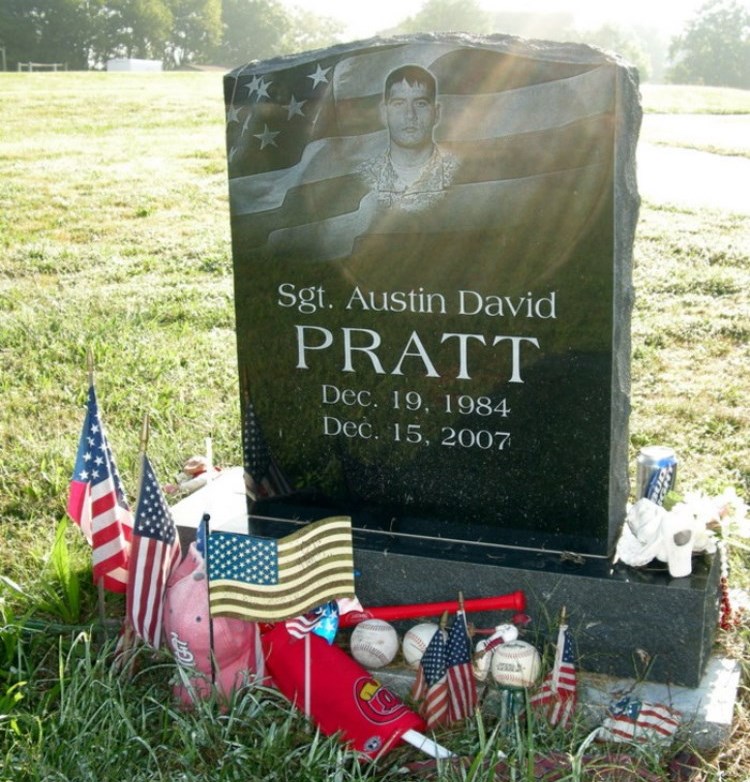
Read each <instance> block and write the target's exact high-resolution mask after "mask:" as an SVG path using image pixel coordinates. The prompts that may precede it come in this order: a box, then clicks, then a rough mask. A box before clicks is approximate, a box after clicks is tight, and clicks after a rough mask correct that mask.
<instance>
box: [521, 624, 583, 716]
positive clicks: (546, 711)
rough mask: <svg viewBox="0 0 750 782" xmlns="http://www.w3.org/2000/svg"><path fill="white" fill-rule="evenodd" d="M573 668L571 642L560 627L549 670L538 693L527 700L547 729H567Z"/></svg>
mask: <svg viewBox="0 0 750 782" xmlns="http://www.w3.org/2000/svg"><path fill="white" fill-rule="evenodd" d="M576 685H577V679H576V667H575V658H574V654H573V641H572V640H571V638H570V633H569V631H568V626H567V625H566V624H561V625H560V629H559V631H558V634H557V649H556V651H555V662H554V665H553V666H552V670H551V671H550V672H549V673H548V674H547V675H546V676H545V677H544V681H543V682H542V684H541V686H540V687H539V689H538V690H537V691H536V692H535V693H534V694H533V695H532V696H531V707H532V708H533V709H534V711H535V713H536V714H538V715H540V716H543V717H544V718H545V719H546V720H547V721H548V722H549V723H550V725H563V726H565V725H567V724H568V723H569V722H570V720H571V718H572V717H573V714H574V712H575V707H576V701H577V693H576Z"/></svg>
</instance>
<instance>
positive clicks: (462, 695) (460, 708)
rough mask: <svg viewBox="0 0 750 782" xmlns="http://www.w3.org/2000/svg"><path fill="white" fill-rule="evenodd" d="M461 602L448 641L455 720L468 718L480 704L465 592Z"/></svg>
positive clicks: (451, 710) (451, 709) (451, 706)
mask: <svg viewBox="0 0 750 782" xmlns="http://www.w3.org/2000/svg"><path fill="white" fill-rule="evenodd" d="M458 602H459V605H460V606H461V610H460V611H459V612H458V613H457V614H456V618H455V619H454V620H453V625H452V626H451V629H450V632H449V633H448V643H447V645H446V658H447V659H446V667H447V674H448V717H449V719H450V721H451V722H458V721H459V720H463V719H466V717H468V716H470V715H471V714H472V713H473V712H474V709H475V707H476V705H477V685H476V681H475V680H474V671H473V670H472V665H471V639H470V638H469V628H468V626H467V624H466V613H465V611H464V610H463V604H464V598H463V595H462V594H459V598H458Z"/></svg>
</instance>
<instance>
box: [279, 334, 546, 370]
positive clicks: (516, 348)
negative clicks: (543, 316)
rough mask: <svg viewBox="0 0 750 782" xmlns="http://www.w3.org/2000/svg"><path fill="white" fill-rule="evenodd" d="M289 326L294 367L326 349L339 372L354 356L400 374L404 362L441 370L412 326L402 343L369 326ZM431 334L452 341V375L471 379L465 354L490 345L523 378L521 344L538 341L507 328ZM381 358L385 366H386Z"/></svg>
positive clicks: (469, 355) (363, 363)
mask: <svg viewBox="0 0 750 782" xmlns="http://www.w3.org/2000/svg"><path fill="white" fill-rule="evenodd" d="M294 328H295V331H296V333H297V365H296V368H297V369H310V365H309V361H310V360H312V358H311V356H313V355H315V356H320V354H322V353H326V355H328V351H333V354H334V355H338V356H340V357H341V366H340V371H341V372H356V371H357V368H355V357H356V359H357V361H356V363H357V365H358V366H359V368H360V369H362V368H363V367H364V368H365V369H371V370H374V372H375V374H377V375H405V374H406V371H405V370H406V368H407V367H408V368H409V369H413V371H414V372H420V373H422V374H423V376H424V377H436V378H439V377H443V376H444V375H442V374H441V373H440V372H439V371H438V369H437V367H436V366H435V363H434V362H433V360H432V358H431V357H430V352H429V351H428V349H427V347H426V346H425V344H424V342H423V341H422V338H421V337H420V336H419V334H418V333H417V332H416V331H412V333H411V335H410V336H409V338H408V339H407V340H406V343H405V344H404V345H403V346H401V345H400V344H399V345H392V344H389V345H384V344H383V340H382V338H381V336H380V334H379V333H378V332H377V331H374V330H373V329H363V328H341V329H336V330H335V331H332V330H331V329H327V328H324V327H323V326H303V325H299V324H298V325H295V327H294ZM432 339H433V340H434V339H437V341H438V342H439V343H440V344H443V343H449V344H450V343H453V344H455V347H456V354H457V355H456V357H455V360H452V361H451V362H450V368H451V370H452V371H453V372H455V375H454V377H455V379H456V380H471V373H470V367H471V365H472V361H471V360H470V359H474V360H475V359H476V355H477V354H478V353H486V351H487V350H493V352H494V353H495V355H496V357H497V360H498V364H499V365H500V367H501V368H502V369H506V368H507V369H508V372H507V374H508V382H509V383H523V382H524V381H523V378H522V376H521V353H522V348H524V347H528V346H529V345H531V346H533V347H535V348H537V350H538V349H539V347H540V346H539V340H538V339H537V338H536V337H520V336H511V335H506V334H497V335H494V336H485V335H484V334H466V333H462V332H450V333H443V334H441V335H440V336H439V337H438V335H435V336H433V337H432ZM428 344H429V343H428ZM433 347H434V346H433ZM524 352H525V351H524ZM384 362H385V363H384ZM386 364H387V365H388V367H389V369H386ZM508 364H509V365H510V366H509V367H508ZM456 366H457V367H458V369H457V371H456ZM414 367H416V369H414Z"/></svg>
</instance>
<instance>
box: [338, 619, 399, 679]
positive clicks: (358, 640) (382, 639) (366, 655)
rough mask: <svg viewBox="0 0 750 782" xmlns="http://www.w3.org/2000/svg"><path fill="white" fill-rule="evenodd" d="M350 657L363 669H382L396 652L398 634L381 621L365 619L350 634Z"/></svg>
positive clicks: (390, 626)
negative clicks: (363, 667) (362, 666)
mask: <svg viewBox="0 0 750 782" xmlns="http://www.w3.org/2000/svg"><path fill="white" fill-rule="evenodd" d="M349 648H350V650H351V653H352V657H353V658H354V659H355V660H356V661H357V662H358V663H360V665H364V666H365V668H382V667H383V666H384V665H388V663H389V662H391V661H392V660H393V658H394V657H395V656H396V652H398V634H397V633H396V630H395V629H394V628H393V626H392V625H389V624H388V622H385V621H383V620H382V619H365V621H364V622H360V623H359V624H358V625H357V626H356V627H355V628H354V630H353V632H352V638H351V641H350V644H349Z"/></svg>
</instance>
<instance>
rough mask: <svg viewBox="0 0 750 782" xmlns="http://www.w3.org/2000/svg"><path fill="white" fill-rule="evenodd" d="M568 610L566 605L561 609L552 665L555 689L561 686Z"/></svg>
mask: <svg viewBox="0 0 750 782" xmlns="http://www.w3.org/2000/svg"><path fill="white" fill-rule="evenodd" d="M567 621H568V620H567V611H566V609H565V606H563V607H562V609H561V610H560V622H559V624H558V628H557V647H556V648H555V663H554V665H553V667H552V670H553V671H554V673H553V674H552V686H553V687H554V689H555V691H557V690H559V688H560V668H561V666H562V656H563V648H564V646H565V630H566V628H567Z"/></svg>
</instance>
